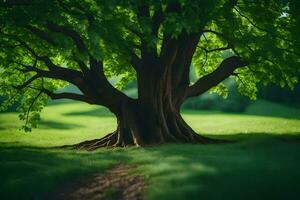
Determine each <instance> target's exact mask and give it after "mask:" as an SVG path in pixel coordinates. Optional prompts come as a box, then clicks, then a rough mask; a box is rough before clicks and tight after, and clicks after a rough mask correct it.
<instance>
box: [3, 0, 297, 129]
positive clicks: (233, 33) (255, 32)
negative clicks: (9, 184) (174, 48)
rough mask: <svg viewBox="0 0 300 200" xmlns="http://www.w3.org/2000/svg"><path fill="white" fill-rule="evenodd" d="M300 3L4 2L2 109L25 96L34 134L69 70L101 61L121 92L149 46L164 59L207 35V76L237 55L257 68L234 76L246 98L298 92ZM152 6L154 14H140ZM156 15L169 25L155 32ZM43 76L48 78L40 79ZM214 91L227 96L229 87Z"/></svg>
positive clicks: (200, 50)
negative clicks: (263, 92)
mask: <svg viewBox="0 0 300 200" xmlns="http://www.w3.org/2000/svg"><path fill="white" fill-rule="evenodd" d="M15 2H19V3H15ZM20 2H21V3H20ZM22 2H23V3H22ZM299 4H300V3H299V1H298V0H266V1H261V0H178V1H175V0H159V1H152V0H149V1H143V0H139V1H128V0H103V1H93V0H47V1H40V0H32V1H26V0H24V1H13V0H7V1H1V3H0V24H1V26H0V35H1V37H0V38H1V39H0V43H1V49H0V68H1V69H0V77H1V80H0V81H1V83H0V84H1V88H0V95H3V96H5V97H7V101H5V103H3V104H2V105H1V108H2V109H6V108H7V107H9V106H10V105H12V104H13V103H14V102H16V101H18V100H19V99H22V101H21V106H20V108H19V111H20V112H21V114H20V119H22V120H25V121H26V125H25V126H24V127H25V129H26V130H29V129H30V127H31V126H35V124H36V120H38V119H39V118H40V117H39V113H40V111H41V110H42V108H43V107H44V106H45V105H46V104H47V102H48V97H47V95H46V94H45V92H44V91H45V89H46V90H47V91H50V92H53V91H56V90H57V89H59V88H62V87H65V86H66V85H67V84H69V82H71V83H73V82H72V81H68V80H64V78H65V77H61V76H60V75H61V74H62V73H61V72H64V69H68V71H70V69H72V70H76V72H77V71H80V70H84V67H82V66H84V64H85V65H87V64H88V63H89V58H90V57H93V58H94V59H96V60H101V61H103V64H104V69H105V75H106V76H107V77H108V78H109V77H113V76H119V78H120V79H119V82H118V83H117V85H116V87H117V88H122V87H123V86H124V85H125V84H126V82H128V81H131V80H135V79H136V76H135V75H136V73H135V70H134V68H133V66H132V62H131V61H132V58H133V57H135V56H136V57H140V56H142V55H141V51H140V46H141V45H146V46H144V47H143V48H145V49H148V50H149V51H150V50H153V49H154V50H155V51H154V52H155V53H156V54H160V52H161V46H162V42H163V40H164V38H166V37H171V38H177V37H179V36H180V35H181V34H188V35H189V34H193V33H198V32H201V33H202V36H201V38H200V42H199V44H198V47H197V50H196V52H195V54H194V57H193V64H194V66H195V67H196V71H197V74H198V76H199V77H202V76H204V75H207V74H209V73H211V72H212V71H213V70H215V69H216V67H217V66H218V64H219V63H220V62H221V61H222V60H223V59H224V57H228V56H231V55H236V56H239V57H240V58H242V59H243V60H245V61H247V63H249V65H248V66H247V67H246V68H241V69H238V70H237V71H236V72H235V73H234V74H233V75H234V76H235V78H236V81H237V83H238V87H239V91H240V92H241V93H242V94H244V95H247V96H249V97H250V98H252V99H254V98H255V94H256V91H257V88H256V84H257V83H263V84H268V83H276V84H279V85H281V86H285V85H287V86H289V87H290V88H293V87H294V85H295V83H297V78H296V76H295V74H296V73H297V72H299V49H300V40H299V34H300V25H299V23H300V20H299V13H300V10H299V9H300V6H299ZM145 7H149V8H150V12H149V14H148V15H147V14H146V15H140V14H141V13H142V11H143V9H144V8H145ZM160 15H162V16H163V17H162V18H160ZM156 17H157V18H158V19H161V21H160V23H159V26H158V27H156V28H157V34H154V33H153V30H154V28H153V27H152V26H153V23H152V20H154V18H156ZM141 35H142V36H141ZM29 66H30V67H29ZM57 66H58V68H57ZM33 67H34V69H33ZM37 71H38V72H41V71H42V73H43V74H44V75H38V76H35V74H36V72H37ZM49 71H51V73H50V72H49ZM53 71H55V72H56V74H55V76H54V75H53V73H52V72H53ZM73 72H74V71H73ZM40 74H41V73H40ZM26 81H27V82H26ZM191 84H192V83H191ZM212 90H213V91H216V92H217V93H219V94H220V95H223V96H226V93H227V89H226V87H225V86H224V84H222V83H221V84H219V85H218V86H217V87H214V88H212Z"/></svg>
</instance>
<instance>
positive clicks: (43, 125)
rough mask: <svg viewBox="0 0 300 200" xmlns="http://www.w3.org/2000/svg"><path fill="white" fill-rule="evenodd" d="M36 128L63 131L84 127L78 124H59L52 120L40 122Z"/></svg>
mask: <svg viewBox="0 0 300 200" xmlns="http://www.w3.org/2000/svg"><path fill="white" fill-rule="evenodd" d="M38 126H39V128H41V129H63V130H67V129H74V128H81V127H84V126H83V125H80V124H71V123H66V122H63V123H61V122H58V121H53V120H41V121H40V122H39V123H38Z"/></svg>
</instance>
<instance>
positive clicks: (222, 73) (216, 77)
mask: <svg viewBox="0 0 300 200" xmlns="http://www.w3.org/2000/svg"><path fill="white" fill-rule="evenodd" d="M248 64H249V63H248V62H246V61H243V60H242V59H241V58H240V57H238V56H232V57H229V58H227V59H225V60H223V62H222V63H221V64H220V66H219V67H218V68H217V69H216V70H215V71H213V72H212V73H210V74H208V75H206V76H203V77H202V78H200V79H199V80H198V81H197V82H196V83H195V84H194V85H192V86H190V87H189V88H188V89H187V91H186V97H192V96H198V95H200V94H202V93H204V92H206V91H207V90H209V89H210V88H212V87H214V86H216V85H218V84H219V83H220V82H222V81H223V80H225V79H226V78H228V77H229V76H230V75H232V73H233V71H234V70H235V69H237V68H241V67H244V66H247V65H248Z"/></svg>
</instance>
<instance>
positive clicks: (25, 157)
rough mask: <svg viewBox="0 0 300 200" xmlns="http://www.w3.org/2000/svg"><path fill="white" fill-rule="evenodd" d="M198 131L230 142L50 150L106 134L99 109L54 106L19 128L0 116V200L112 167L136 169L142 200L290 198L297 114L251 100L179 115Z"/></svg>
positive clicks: (299, 157)
mask: <svg viewBox="0 0 300 200" xmlns="http://www.w3.org/2000/svg"><path fill="white" fill-rule="evenodd" d="M183 113H184V118H185V119H186V120H187V121H188V122H189V124H190V125H191V126H192V127H193V128H194V129H195V130H196V131H197V132H199V133H203V134H206V135H209V136H210V137H218V138H226V139H231V140H234V141H236V142H235V143H232V144H223V145H176V144H169V145H163V146H158V147H151V148H134V147H133V148H126V149H118V148H117V149H100V150H97V151H94V152H85V151H75V150H65V149H64V150H62V149H55V148H52V147H56V146H60V145H64V144H74V143H77V142H80V141H83V140H86V139H93V138H98V137H101V136H103V135H105V134H106V133H108V132H111V131H113V130H114V128H115V126H116V120H115V118H114V117H113V116H112V115H111V114H110V113H109V112H108V111H107V110H105V109H104V108H101V107H97V106H96V107H95V106H89V105H85V104H82V103H61V104H55V105H51V106H49V107H47V108H46V109H45V110H44V111H43V115H42V121H41V123H40V125H39V127H38V129H34V130H33V131H32V132H30V133H24V132H22V131H20V130H19V128H20V127H21V125H22V122H20V121H19V120H18V117H17V115H16V114H15V113H5V114H3V113H1V114H0V178H1V182H0V191H1V192H0V199H5V200H6V199H7V200H10V199H43V198H44V197H45V196H47V194H48V193H51V192H52V191H54V190H55V189H56V188H58V187H59V186H60V185H62V184H63V183H64V182H66V181H70V180H76V179H80V178H81V177H83V176H86V175H89V174H93V173H101V172H103V171H104V170H105V169H108V168H109V167H111V166H113V165H116V164H118V163H132V164H135V165H138V166H139V167H138V172H139V173H141V174H142V175H143V176H144V177H145V178H146V181H147V185H148V187H147V189H146V191H145V198H146V199H155V200H156V199H297V198H298V197H299V192H300V182H299V180H300V170H299V166H300V110H297V109H292V108H289V107H286V106H281V105H277V104H271V103H267V102H264V101H258V102H256V103H255V104H253V105H251V106H250V107H249V108H248V109H247V110H246V112H245V113H243V114H228V113H226V114H225V113H220V112H199V111H188V110H186V111H183Z"/></svg>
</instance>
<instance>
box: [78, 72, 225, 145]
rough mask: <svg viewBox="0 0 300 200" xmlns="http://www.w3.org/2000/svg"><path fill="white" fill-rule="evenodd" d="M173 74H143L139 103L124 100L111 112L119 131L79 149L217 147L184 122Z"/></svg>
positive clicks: (212, 141)
mask: <svg viewBox="0 0 300 200" xmlns="http://www.w3.org/2000/svg"><path fill="white" fill-rule="evenodd" d="M170 74H171V73H169V72H165V73H163V75H162V76H157V72H154V71H153V72H151V71H147V72H143V73H140V74H139V76H138V89H139V90H138V91H139V94H138V95H139V98H138V99H130V98H124V99H123V101H122V103H121V105H120V106H119V107H117V108H112V109H110V110H111V111H112V112H113V113H114V114H115V115H116V118H117V124H118V125H117V130H116V131H114V132H113V133H110V134H108V135H106V136H105V137H103V138H101V139H96V140H91V141H85V142H82V143H79V144H77V145H76V146H75V147H76V148H79V149H87V150H94V149H96V148H99V147H126V146H152V145H157V144H163V143H217V142H223V141H221V140H214V139H209V138H206V137H204V136H200V135H198V134H197V133H195V131H194V130H193V129H192V128H191V127H190V126H189V125H188V124H187V123H186V122H185V121H184V120H183V118H182V117H181V115H180V110H179V109H180V105H181V103H179V105H178V102H183V100H182V99H183V98H184V97H181V98H179V97H178V96H176V98H174V95H172V89H173V88H172V87H171V76H170Z"/></svg>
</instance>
